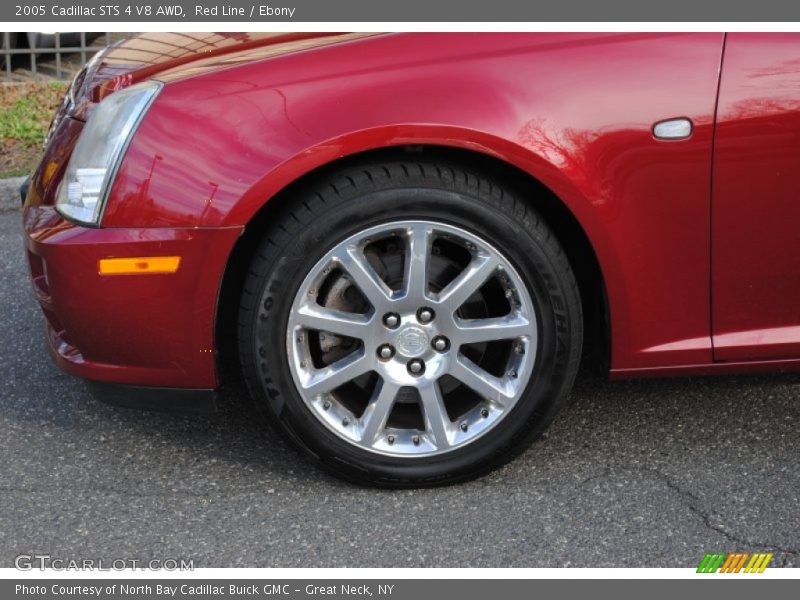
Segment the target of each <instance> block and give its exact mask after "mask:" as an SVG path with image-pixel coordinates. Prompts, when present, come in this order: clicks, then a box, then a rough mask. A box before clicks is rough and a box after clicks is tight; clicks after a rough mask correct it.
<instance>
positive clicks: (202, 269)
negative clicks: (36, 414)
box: [23, 189, 241, 390]
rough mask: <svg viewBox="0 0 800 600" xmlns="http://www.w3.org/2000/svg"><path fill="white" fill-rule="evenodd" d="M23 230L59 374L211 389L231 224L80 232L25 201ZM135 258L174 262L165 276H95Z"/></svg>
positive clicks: (234, 232)
mask: <svg viewBox="0 0 800 600" xmlns="http://www.w3.org/2000/svg"><path fill="white" fill-rule="evenodd" d="M30 194H33V189H32V190H31V192H30ZM30 194H29V195H30ZM23 224H24V230H25V245H26V250H27V257H28V262H29V264H30V271H31V279H32V282H33V288H34V291H35V294H36V298H37V300H38V301H39V304H40V305H41V308H42V310H43V312H44V315H45V321H46V328H47V339H48V341H49V344H50V349H51V351H52V354H53V357H54V359H55V362H56V364H57V365H58V366H59V367H60V368H62V369H63V370H64V371H66V372H68V373H70V374H73V375H77V376H79V377H84V378H86V379H90V380H93V381H97V382H108V383H121V384H129V385H133V386H152V387H159V388H183V389H187V390H188V389H192V390H211V389H214V388H216V387H217V385H218V381H217V374H216V368H215V355H214V322H215V314H216V304H217V298H218V293H219V289H220V284H221V280H222V275H223V273H224V270H225V266H226V262H227V258H228V256H229V255H230V252H231V249H232V248H233V245H234V243H235V242H236V239H237V238H238V236H239V235H240V233H241V228H240V227H230V228H136V229H124V228H86V227H80V226H78V225H75V224H73V223H71V222H69V221H66V220H64V219H63V218H62V217H61V216H60V215H59V214H58V213H57V212H56V210H55V208H54V207H53V206H46V205H40V204H37V203H36V202H33V201H31V199H30V198H28V202H27V204H26V206H25V208H24V214H23ZM142 256H180V257H181V263H180V267H179V269H178V271H177V272H175V273H172V274H137V275H111V276H109V275H100V274H99V273H98V261H99V260H100V259H102V258H115V257H142Z"/></svg>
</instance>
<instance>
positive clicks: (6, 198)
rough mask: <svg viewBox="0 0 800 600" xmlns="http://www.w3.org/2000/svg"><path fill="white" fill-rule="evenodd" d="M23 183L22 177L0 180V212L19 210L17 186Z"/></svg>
mask: <svg viewBox="0 0 800 600" xmlns="http://www.w3.org/2000/svg"><path fill="white" fill-rule="evenodd" d="M23 181H25V178H24V177H10V178H9V179H0V210H19V207H20V206H21V204H22V203H21V202H20V198H19V186H21V185H22V182H23Z"/></svg>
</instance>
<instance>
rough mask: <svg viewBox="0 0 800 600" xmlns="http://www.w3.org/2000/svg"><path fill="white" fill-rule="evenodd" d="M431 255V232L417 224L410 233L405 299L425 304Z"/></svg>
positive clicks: (404, 280)
mask: <svg viewBox="0 0 800 600" xmlns="http://www.w3.org/2000/svg"><path fill="white" fill-rule="evenodd" d="M430 253H431V235H430V230H429V228H428V227H427V226H426V225H425V224H415V225H414V226H412V227H411V228H410V229H409V231H408V245H407V247H406V262H405V275H404V277H403V283H404V299H406V300H409V301H412V302H419V303H424V302H425V300H426V298H427V294H428V265H429V257H430Z"/></svg>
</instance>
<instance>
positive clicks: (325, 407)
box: [322, 400, 331, 410]
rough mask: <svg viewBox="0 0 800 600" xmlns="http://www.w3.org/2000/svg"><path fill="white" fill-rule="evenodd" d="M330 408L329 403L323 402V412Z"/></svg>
mask: <svg viewBox="0 0 800 600" xmlns="http://www.w3.org/2000/svg"><path fill="white" fill-rule="evenodd" d="M330 407H331V403H330V401H328V400H325V402H323V403H322V408H324V409H325V410H328V409H329V408H330Z"/></svg>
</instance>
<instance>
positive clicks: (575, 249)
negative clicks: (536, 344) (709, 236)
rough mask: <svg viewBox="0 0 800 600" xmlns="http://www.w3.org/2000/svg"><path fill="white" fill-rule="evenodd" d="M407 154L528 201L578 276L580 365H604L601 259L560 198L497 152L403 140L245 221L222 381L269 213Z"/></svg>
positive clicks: (220, 318) (308, 178) (230, 373)
mask: <svg viewBox="0 0 800 600" xmlns="http://www.w3.org/2000/svg"><path fill="white" fill-rule="evenodd" d="M409 155H411V156H412V157H413V158H415V159H417V158H420V156H422V157H424V158H425V159H427V160H433V161H435V160H437V159H440V160H446V161H448V162H456V163H458V164H459V165H461V166H462V167H464V168H470V169H474V170H475V171H478V172H481V173H484V174H490V175H491V176H492V177H493V178H498V179H502V181H503V182H504V183H505V184H506V185H508V186H510V187H512V189H513V190H514V191H515V192H516V193H517V194H518V195H519V197H520V198H522V199H524V200H526V201H528V202H530V203H531V205H532V206H533V207H534V208H535V209H536V210H537V212H538V213H539V214H540V215H541V217H542V218H543V219H544V220H545V222H547V224H548V226H549V227H550V229H552V230H553V232H554V233H555V235H556V237H557V238H558V240H559V242H560V244H561V246H562V247H563V248H564V251H565V252H566V254H567V257H568V258H569V261H570V264H571V265H572V269H573V271H574V273H575V277H576V279H577V281H578V287H579V290H580V294H581V304H582V308H583V315H584V346H583V347H584V351H583V362H584V366H585V367H588V368H591V369H592V370H595V369H596V370H598V371H599V370H605V369H607V368H608V364H609V357H610V337H611V336H610V325H609V317H608V314H609V313H608V301H607V296H606V291H605V284H604V281H603V276H602V272H601V270H600V264H599V262H598V260H597V256H596V254H595V252H594V249H593V248H592V245H591V243H590V241H589V238H588V237H587V235H586V233H585V232H584V230H583V228H582V227H581V226H580V224H579V223H578V221H577V220H576V219H575V217H574V216H573V215H572V213H571V212H570V211H569V209H567V207H566V206H565V205H564V203H563V202H562V201H561V200H560V199H559V198H558V197H557V196H556V195H555V194H554V193H553V192H551V191H550V190H549V189H548V188H546V187H545V186H544V185H542V184H541V183H540V182H539V181H538V180H537V179H535V178H534V177H532V176H531V175H530V174H528V173H526V172H525V171H523V170H521V169H519V168H517V167H516V166H514V165H511V164H509V163H507V162H505V161H503V160H500V159H498V158H494V157H492V156H489V155H486V154H482V153H478V152H473V151H469V150H463V149H459V148H450V147H443V146H401V147H392V148H381V149H378V150H370V151H367V152H363V153H359V154H355V155H351V156H347V157H345V158H342V159H339V160H336V161H333V162H331V163H329V164H326V165H323V166H321V167H319V168H317V169H315V170H313V171H311V172H310V173H307V174H306V175H304V176H303V177H301V178H300V179H298V180H296V181H294V182H292V183H291V184H289V185H288V186H287V187H285V188H284V189H283V190H281V191H280V192H279V193H278V194H276V195H275V196H274V197H273V198H271V199H270V200H269V202H266V203H265V204H264V206H263V207H262V208H261V209H260V210H259V211H258V212H257V213H256V214H255V216H254V217H253V218H252V219H251V220H250V222H249V223H248V224H247V226H246V227H245V230H244V233H243V234H242V236H241V237H240V238H239V240H238V241H237V243H236V245H235V247H234V249H233V251H232V252H231V256H230V258H229V259H228V266H227V268H226V270H225V275H224V277H223V280H222V285H221V288H220V296H219V302H218V307H217V319H216V331H215V338H216V346H217V351H218V368H219V376H220V381H221V383H222V384H223V385H227V384H232V383H235V382H238V380H239V377H240V376H239V372H240V371H239V360H238V352H237V343H236V335H237V333H236V332H237V329H236V323H237V316H238V308H239V298H240V296H241V290H242V285H243V283H244V279H245V276H246V274H247V268H248V265H249V264H250V259H251V257H252V255H253V253H254V252H255V251H256V249H257V247H258V244H259V242H260V240H261V238H262V236H263V234H264V231H265V230H266V228H267V226H268V224H269V221H270V219H271V218H272V217H273V216H274V215H275V214H276V213H278V212H279V211H281V210H282V209H283V208H284V207H285V206H286V205H287V204H288V203H290V202H291V201H292V199H293V198H295V197H297V193H298V191H299V190H301V189H303V188H305V187H308V186H313V185H314V184H315V183H316V182H317V181H319V180H321V179H325V178H327V177H329V176H331V175H332V174H334V173H336V172H337V171H339V170H341V169H343V168H346V167H349V166H352V165H354V164H358V163H359V162H363V161H365V160H370V161H375V160H402V159H408V158H409V157H410V156H409Z"/></svg>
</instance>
